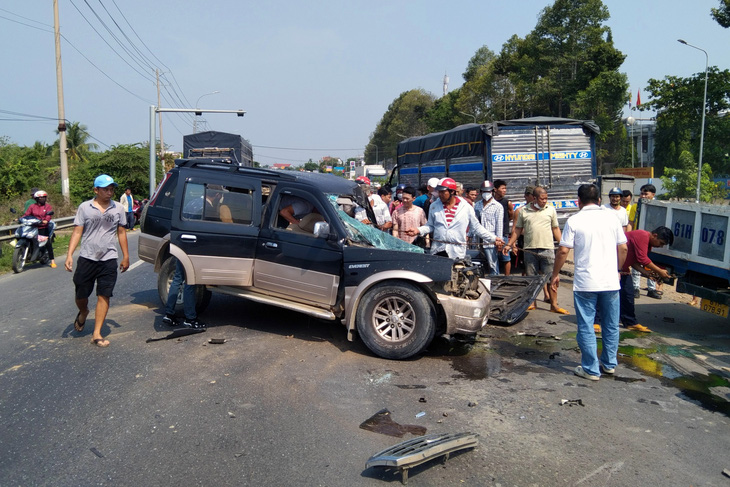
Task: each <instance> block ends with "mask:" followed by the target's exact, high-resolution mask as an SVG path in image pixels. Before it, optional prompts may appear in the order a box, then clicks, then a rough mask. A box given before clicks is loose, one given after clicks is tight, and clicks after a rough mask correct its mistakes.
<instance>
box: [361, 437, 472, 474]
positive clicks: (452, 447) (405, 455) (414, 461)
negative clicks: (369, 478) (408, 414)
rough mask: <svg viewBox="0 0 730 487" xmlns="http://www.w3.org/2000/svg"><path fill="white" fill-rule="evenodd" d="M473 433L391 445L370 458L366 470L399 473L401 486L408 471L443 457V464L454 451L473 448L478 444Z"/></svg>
mask: <svg viewBox="0 0 730 487" xmlns="http://www.w3.org/2000/svg"><path fill="white" fill-rule="evenodd" d="M478 436H479V435H477V434H475V433H443V434H433V435H426V436H419V437H418V438H413V439H410V440H406V441H403V442H401V443H398V444H397V445H393V446H391V447H390V448H387V449H385V450H383V451H381V452H378V453H376V454H375V455H373V456H371V457H370V458H369V459H368V461H367V463H366V464H365V466H366V468H370V467H387V468H397V469H399V470H400V471H401V474H402V479H401V481H402V482H403V484H405V483H406V482H408V469H409V468H412V467H415V466H417V465H420V464H422V463H424V462H427V461H429V460H432V459H434V458H437V457H439V456H441V455H444V462H446V460H448V459H449V454H450V453H451V452H454V451H458V450H464V449H466V448H474V447H475V446H477V444H478V443H479V439H478Z"/></svg>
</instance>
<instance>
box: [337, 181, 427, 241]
mask: <svg viewBox="0 0 730 487" xmlns="http://www.w3.org/2000/svg"><path fill="white" fill-rule="evenodd" d="M328 198H329V200H330V203H332V206H334V208H335V210H337V216H339V217H340V220H342V223H344V224H345V228H346V229H347V235H348V237H349V238H350V240H352V241H353V242H356V243H360V244H365V245H370V246H373V247H375V248H378V249H383V250H398V251H401V252H414V253H417V254H423V253H424V250H423V249H422V248H421V247H417V246H415V245H411V244H409V243H406V242H404V241H403V240H401V239H399V238H395V237H394V236H392V235H390V234H388V233H385V232H383V231H381V230H378V229H377V228H374V227H373V226H371V225H365V224H364V223H361V222H359V221H357V220H356V219H355V218H353V217H351V216H350V215H348V214H347V213H346V212H345V211H344V210H343V209H342V208H343V207H345V206H348V205H349V206H352V209H353V211H354V207H355V206H356V203H355V202H354V201H353V200H352V199H350V198H349V197H347V196H338V195H335V194H330V195H328ZM345 200H347V201H345Z"/></svg>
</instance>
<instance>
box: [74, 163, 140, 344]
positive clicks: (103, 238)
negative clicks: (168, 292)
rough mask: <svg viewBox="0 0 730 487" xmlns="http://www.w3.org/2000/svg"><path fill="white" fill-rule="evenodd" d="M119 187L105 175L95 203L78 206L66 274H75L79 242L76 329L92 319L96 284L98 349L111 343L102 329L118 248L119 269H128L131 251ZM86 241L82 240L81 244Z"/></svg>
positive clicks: (95, 338)
mask: <svg viewBox="0 0 730 487" xmlns="http://www.w3.org/2000/svg"><path fill="white" fill-rule="evenodd" d="M116 186H117V183H115V182H114V180H113V179H112V178H111V176H108V175H106V174H102V175H100V176H99V177H97V178H96V179H95V180H94V194H95V195H96V196H95V197H94V199H92V200H89V201H85V202H83V203H81V205H79V208H78V210H77V211H76V218H74V230H73V233H72V234H71V241H70V242H69V244H68V255H67V256H66V270H67V271H69V272H71V271H72V270H73V263H74V261H73V253H74V250H76V247H77V246H78V244H79V242H81V252H79V260H78V265H77V266H76V272H75V273H74V277H73V282H74V285H75V286H76V307H77V308H78V309H79V312H78V314H77V315H76V319H75V320H74V328H75V329H76V331H79V332H80V331H83V329H84V325H85V324H86V318H87V316H88V315H89V296H90V295H91V291H92V290H93V289H94V284H96V297H97V300H96V311H95V313H94V331H93V332H92V334H91V343H93V344H94V345H96V346H99V347H108V346H109V340H106V339H105V338H103V337H102V336H101V327H102V325H104V320H106V314H107V312H108V311H109V298H111V297H112V291H114V285H115V284H116V282H117V245H116V240H119V247H121V249H122V262H121V264H119V269H120V270H121V271H122V272H125V271H126V270H127V269H129V251H128V249H127V233H126V230H125V227H126V225H127V218H126V215H125V214H124V208H122V205H121V204H119V203H116V202H115V201H114V200H113V199H112V197H113V196H114V189H115V188H116ZM82 237H83V240H82Z"/></svg>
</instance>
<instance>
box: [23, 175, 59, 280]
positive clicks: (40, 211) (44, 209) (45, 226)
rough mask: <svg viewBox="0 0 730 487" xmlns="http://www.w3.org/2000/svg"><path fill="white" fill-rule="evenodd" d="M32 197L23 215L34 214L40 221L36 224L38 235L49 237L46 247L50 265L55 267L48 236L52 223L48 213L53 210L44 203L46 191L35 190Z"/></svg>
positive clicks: (50, 241) (51, 242)
mask: <svg viewBox="0 0 730 487" xmlns="http://www.w3.org/2000/svg"><path fill="white" fill-rule="evenodd" d="M33 199H34V200H35V203H33V204H32V205H30V206H29V207H28V209H27V210H25V214H24V215H23V216H34V217H36V218H38V219H39V220H40V221H41V224H40V225H38V235H43V236H45V237H49V238H48V242H47V243H46V249H47V250H48V257H49V258H50V259H51V267H53V268H54V269H55V268H56V259H55V258H54V255H53V239H52V238H50V237H51V235H52V234H53V227H54V224H53V223H51V215H49V213H52V212H53V207H52V206H51V205H49V204H48V203H46V200H47V199H48V193H46V192H45V191H43V190H39V191H36V192H35V193H34V194H33Z"/></svg>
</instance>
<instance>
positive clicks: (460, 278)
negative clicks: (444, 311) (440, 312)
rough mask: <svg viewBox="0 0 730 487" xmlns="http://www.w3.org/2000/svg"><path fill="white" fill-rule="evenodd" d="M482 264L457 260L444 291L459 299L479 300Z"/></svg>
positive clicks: (468, 260) (466, 259)
mask: <svg viewBox="0 0 730 487" xmlns="http://www.w3.org/2000/svg"><path fill="white" fill-rule="evenodd" d="M481 276H482V266H481V264H477V263H472V261H471V259H470V258H468V257H467V258H465V259H457V260H455V261H454V265H453V267H452V268H451V280H450V281H449V282H447V283H446V284H445V285H444V291H446V292H447V293H449V294H451V295H452V296H456V297H457V298H465V299H479V291H478V285H479V278H480V277H481Z"/></svg>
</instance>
